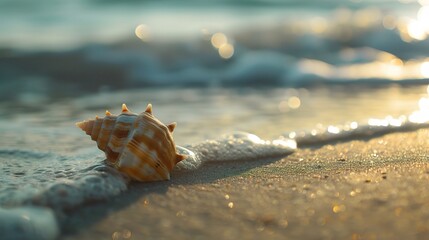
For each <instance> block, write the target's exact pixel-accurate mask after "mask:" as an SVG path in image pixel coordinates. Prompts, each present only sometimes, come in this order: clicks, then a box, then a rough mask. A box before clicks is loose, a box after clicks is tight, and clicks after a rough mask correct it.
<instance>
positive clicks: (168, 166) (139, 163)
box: [76, 104, 186, 182]
mask: <svg viewBox="0 0 429 240" xmlns="http://www.w3.org/2000/svg"><path fill="white" fill-rule="evenodd" d="M76 126H78V127H79V128H81V129H82V130H83V131H85V133H86V134H87V135H90V136H91V139H92V140H94V141H96V142H97V146H98V148H99V149H100V150H102V151H103V152H104V153H105V154H106V162H107V163H108V164H109V165H111V166H113V167H115V168H116V169H118V170H119V171H121V172H123V173H125V174H127V175H128V176H129V177H131V178H132V179H134V180H137V181H142V182H150V181H159V180H169V179H170V172H171V171H172V170H173V168H174V166H175V165H176V164H177V163H178V162H180V161H182V160H183V159H185V158H186V156H184V155H180V154H178V153H176V145H175V144H174V141H173V136H172V133H173V130H174V128H175V127H176V123H171V124H169V125H164V124H163V123H161V122H160V121H159V120H158V119H156V118H155V117H154V116H153V115H152V105H151V104H148V106H147V108H146V111H144V112H142V113H140V114H138V115H137V114H135V113H132V112H130V111H129V110H128V108H127V106H126V105H125V104H122V113H121V114H119V115H118V116H115V115H112V114H111V113H110V112H109V111H106V116H105V117H104V118H99V117H96V118H95V119H91V120H86V121H82V122H78V123H76Z"/></svg>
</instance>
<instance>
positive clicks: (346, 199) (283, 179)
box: [61, 129, 429, 240]
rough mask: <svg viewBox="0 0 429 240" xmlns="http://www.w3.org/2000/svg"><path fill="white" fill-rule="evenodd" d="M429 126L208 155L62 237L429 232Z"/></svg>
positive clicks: (92, 213)
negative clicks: (240, 156)
mask: <svg viewBox="0 0 429 240" xmlns="http://www.w3.org/2000/svg"><path fill="white" fill-rule="evenodd" d="M428 146H429V130H427V129H422V130H419V131H415V132H408V133H395V134H389V135H385V136H381V137H378V138H373V139H369V140H355V141H349V142H342V143H337V144H332V145H324V146H321V147H320V148H305V149H299V150H297V151H296V152H295V153H293V154H292V155H289V156H287V157H285V158H283V159H271V160H263V161H247V162H235V163H231V162H229V163H216V164H206V165H204V166H203V167H202V168H200V169H199V170H197V171H192V172H174V173H173V176H172V180H171V181H166V182H157V183H136V184H132V186H131V187H130V190H129V191H127V192H126V193H123V194H121V195H120V196H118V197H115V198H113V199H111V200H109V201H107V202H102V203H100V202H98V203H94V204H91V205H87V206H84V207H81V208H79V209H78V210H76V211H73V212H71V213H69V214H70V217H69V218H68V220H67V221H66V222H64V223H63V226H65V227H64V229H63V231H64V232H65V235H63V236H62V237H61V239H64V240H65V239H67V240H70V239H427V238H429V185H428V180H429V161H428V159H429V148H428Z"/></svg>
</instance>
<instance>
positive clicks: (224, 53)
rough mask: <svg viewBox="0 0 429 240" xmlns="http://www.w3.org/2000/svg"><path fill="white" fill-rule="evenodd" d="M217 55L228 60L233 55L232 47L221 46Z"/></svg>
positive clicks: (230, 45)
mask: <svg viewBox="0 0 429 240" xmlns="http://www.w3.org/2000/svg"><path fill="white" fill-rule="evenodd" d="M219 55H220V56H221V57H222V58H224V59H229V58H231V57H232V56H233V55H234V46H233V45H232V44H229V43H227V44H223V45H222V46H221V47H220V48H219Z"/></svg>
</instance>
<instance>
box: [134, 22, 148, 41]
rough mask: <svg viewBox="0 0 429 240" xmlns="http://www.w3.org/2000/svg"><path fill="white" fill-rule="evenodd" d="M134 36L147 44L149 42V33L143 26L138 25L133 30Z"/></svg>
mask: <svg viewBox="0 0 429 240" xmlns="http://www.w3.org/2000/svg"><path fill="white" fill-rule="evenodd" d="M135 34H136V36H137V37H138V38H140V39H141V40H142V41H145V42H148V41H149V40H150V31H149V28H148V27H147V26H146V25H145V24H140V25H138V26H137V27H136V29H135Z"/></svg>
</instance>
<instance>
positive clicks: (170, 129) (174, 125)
mask: <svg viewBox="0 0 429 240" xmlns="http://www.w3.org/2000/svg"><path fill="white" fill-rule="evenodd" d="M176 126H177V123H176V122H172V123H170V124H168V125H167V127H168V130H169V131H170V132H171V133H172V132H173V131H174V129H175V128H176Z"/></svg>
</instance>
